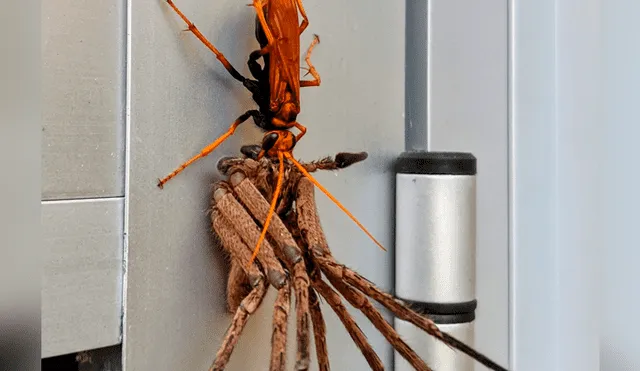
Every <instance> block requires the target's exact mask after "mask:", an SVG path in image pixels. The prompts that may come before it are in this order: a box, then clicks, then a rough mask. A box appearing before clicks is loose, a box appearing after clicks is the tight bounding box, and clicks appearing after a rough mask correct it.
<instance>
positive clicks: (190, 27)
mask: <svg viewBox="0 0 640 371" xmlns="http://www.w3.org/2000/svg"><path fill="white" fill-rule="evenodd" d="M166 1H167V4H169V5H170V6H171V8H172V9H173V10H174V11H175V12H176V13H177V14H178V15H179V16H180V18H182V20H183V21H184V22H185V23H186V24H187V26H188V28H187V29H188V30H189V31H191V32H192V33H193V34H194V35H195V36H196V37H197V38H198V39H199V40H200V41H202V43H203V44H204V45H205V46H206V47H207V48H209V50H211V51H212V52H213V54H215V55H216V58H218V60H219V61H220V63H222V65H223V66H224V68H226V69H227V71H229V73H230V74H231V76H233V78H234V79H236V80H238V81H240V82H244V81H245V80H246V77H244V76H242V75H241V74H240V72H238V71H237V70H236V69H235V68H234V67H233V66H232V65H231V63H230V62H229V61H228V60H227V58H226V57H225V56H224V55H223V54H222V53H221V52H220V51H219V50H218V49H216V47H215V46H213V44H212V43H211V42H210V41H209V40H207V38H206V37H204V35H203V34H202V33H201V32H200V30H198V28H197V27H196V25H195V24H193V22H191V21H190V20H189V19H188V18H187V17H186V16H185V15H184V14H183V13H182V12H181V11H180V9H178V7H177V6H176V5H175V4H174V3H173V1H172V0H166Z"/></svg>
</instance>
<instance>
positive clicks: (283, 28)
mask: <svg viewBox="0 0 640 371" xmlns="http://www.w3.org/2000/svg"><path fill="white" fill-rule="evenodd" d="M266 11H267V24H268V25H269V28H270V29H271V32H272V33H273V36H274V38H275V39H276V42H275V45H274V49H273V50H272V51H271V52H270V53H269V54H270V66H269V84H270V89H271V91H270V95H271V102H272V105H273V103H276V102H277V106H278V107H279V106H280V104H282V102H283V101H284V100H285V98H284V97H285V92H286V91H287V90H289V92H290V93H291V95H292V98H293V99H292V100H293V102H295V104H296V106H297V107H298V109H299V108H300V25H299V24H298V23H299V19H298V5H297V3H296V1H295V0H270V1H269V2H268V6H267V8H266Z"/></svg>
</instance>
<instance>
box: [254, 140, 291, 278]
mask: <svg viewBox="0 0 640 371" xmlns="http://www.w3.org/2000/svg"><path fill="white" fill-rule="evenodd" d="M278 160H280V166H279V168H278V182H277V183H276V190H275V192H273V198H272V199H271V206H270V207H269V213H267V219H266V220H265V221H264V227H262V233H261V234H260V238H258V243H257V244H256V247H255V248H254V249H253V255H251V259H249V265H248V266H247V267H250V266H251V264H253V261H254V260H255V258H256V256H258V251H260V246H261V245H262V241H264V238H265V236H266V235H267V229H269V224H270V223H271V218H272V217H273V214H275V211H276V204H277V203H278V196H280V190H281V189H282V178H283V174H284V159H283V158H282V152H278Z"/></svg>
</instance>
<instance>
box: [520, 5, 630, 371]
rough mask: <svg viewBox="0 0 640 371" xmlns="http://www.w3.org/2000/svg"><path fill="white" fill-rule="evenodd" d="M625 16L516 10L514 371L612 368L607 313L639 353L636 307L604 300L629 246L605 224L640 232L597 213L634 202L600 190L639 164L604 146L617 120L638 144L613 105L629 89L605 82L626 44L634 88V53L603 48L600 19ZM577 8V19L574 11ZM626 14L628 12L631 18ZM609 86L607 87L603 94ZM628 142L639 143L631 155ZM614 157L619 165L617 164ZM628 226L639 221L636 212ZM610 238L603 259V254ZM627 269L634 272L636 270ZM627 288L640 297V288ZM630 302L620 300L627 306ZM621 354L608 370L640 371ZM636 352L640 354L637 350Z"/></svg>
mask: <svg viewBox="0 0 640 371" xmlns="http://www.w3.org/2000/svg"><path fill="white" fill-rule="evenodd" d="M604 4H607V5H606V6H605V5H604ZM618 5H619V4H614V5H611V3H609V2H603V1H602V2H601V1H600V0H590V1H580V2H578V1H556V0H548V1H521V2H517V4H516V5H515V6H514V10H513V13H512V14H513V20H512V24H513V29H514V33H513V38H512V46H513V49H512V50H513V52H512V60H513V64H512V65H513V68H512V71H511V73H512V78H513V81H512V87H513V89H512V90H511V92H512V95H511V99H512V115H513V116H512V128H513V135H512V138H511V139H512V143H513V147H512V148H513V149H512V161H513V165H512V169H513V170H514V171H513V173H512V175H511V179H510V180H511V185H512V200H513V204H512V205H513V206H512V209H511V212H512V215H513V224H512V236H513V237H512V244H513V245H512V250H511V251H512V253H513V254H512V267H513V269H512V270H513V274H512V277H513V279H512V282H513V290H512V292H514V293H515V295H514V298H513V303H512V308H513V312H512V326H513V330H512V334H513V338H512V339H513V340H512V342H513V358H512V367H513V368H514V369H518V370H523V371H527V370H540V369H545V370H563V371H564V370H606V369H607V367H611V363H610V362H609V359H607V358H608V357H607V356H610V355H611V353H609V349H607V346H611V345H614V344H611V343H608V342H607V340H609V339H611V338H610V337H609V336H610V335H611V333H610V332H609V331H610V329H609V328H607V326H606V325H608V324H610V323H607V322H608V321H607V320H608V319H607V318H606V314H605V313H607V314H611V315H613V316H615V317H616V319H618V320H620V319H622V323H621V325H622V326H623V327H624V328H625V330H627V331H629V334H628V335H630V337H629V339H633V340H631V341H632V342H634V341H635V339H636V338H637V333H636V332H634V328H633V321H629V320H628V318H625V317H624V316H625V310H627V309H630V308H626V307H625V304H631V303H629V302H625V301H623V300H616V299H613V302H612V301H607V299H611V298H612V296H609V295H611V294H612V293H613V292H615V291H614V290H619V289H623V290H624V284H625V283H623V282H616V283H612V282H611V281H609V280H610V279H611V278H612V277H611V276H609V277H606V275H607V274H606V273H605V274H604V275H602V273H604V272H605V269H606V268H605V267H606V266H607V265H608V264H610V263H611V260H609V259H610V258H611V257H613V256H615V255H617V254H619V253H620V250H618V249H619V248H621V247H622V246H621V245H619V244H618V243H620V242H622V241H621V240H619V239H617V238H618V237H620V236H619V235H615V234H607V232H608V231H607V227H609V226H610V225H608V223H609V222H612V223H615V224H617V225H618V226H620V227H622V228H623V229H624V228H625V227H627V226H628V227H631V225H633V227H631V228H634V227H636V226H637V222H636V223H633V222H632V223H631V224H627V225H625V224H624V222H625V221H624V219H617V218H624V217H626V215H624V214H623V213H621V212H620V210H613V209H608V207H605V209H608V210H605V211H604V212H602V211H601V210H600V209H601V208H603V206H605V205H606V206H609V205H612V204H613V203H614V202H616V201H614V200H616V198H618V196H621V195H623V197H621V198H618V199H617V202H619V203H620V202H621V203H623V204H624V205H629V206H631V205H632V202H631V200H630V199H629V195H630V194H631V195H633V194H634V193H635V192H634V191H635V190H636V188H637V187H630V188H628V190H629V191H630V192H631V193H627V194H625V193H624V191H623V190H624V186H623V187H620V188H617V187H616V188H617V189H615V190H614V189H610V190H609V192H607V193H603V194H601V193H600V191H601V188H600V187H601V186H602V184H607V185H614V184H615V185H620V184H619V183H618V182H624V180H625V177H626V176H627V175H628V174H626V173H625V172H626V171H628V168H627V167H622V168H620V167H618V165H622V164H624V161H625V160H626V157H625V156H628V155H630V154H631V153H632V152H631V151H628V152H627V153H625V152H624V148H625V146H624V144H625V143H621V142H619V141H617V142H616V143H615V144H613V145H612V143H611V142H608V141H607V139H610V138H611V137H609V138H607V137H608V135H609V134H612V133H613V132H615V130H616V129H617V128H619V126H618V125H619V123H620V122H617V121H618V120H619V119H621V120H622V121H621V122H624V125H625V128H624V131H623V133H624V134H623V136H624V137H625V138H627V137H631V138H633V132H632V131H631V130H630V128H632V127H633V126H634V124H631V123H632V122H633V117H631V116H630V115H629V113H630V112H624V111H621V109H623V107H621V106H618V105H617V103H618V99H629V97H628V96H627V95H626V94H629V93H630V92H632V91H633V90H631V89H629V90H627V91H625V90H624V89H620V88H622V86H616V87H615V88H614V89H611V85H609V83H612V82H613V81H614V76H615V75H613V76H612V75H609V76H607V77H608V78H607V79H605V80H601V73H602V69H601V68H602V66H601V63H602V60H603V58H602V56H603V53H602V50H603V47H602V46H603V45H608V46H613V45H615V44H616V43H620V44H618V47H619V48H621V50H624V51H625V53H624V56H623V57H622V59H623V60H624V63H622V64H621V65H618V66H616V68H615V70H616V72H622V71H624V68H623V66H625V64H626V63H629V64H628V65H627V68H629V70H628V72H629V73H625V72H622V73H621V75H620V76H619V77H618V78H619V79H620V80H618V82H619V81H625V82H629V83H630V85H629V88H630V87H632V86H635V84H634V81H633V79H632V74H631V71H635V65H634V64H633V60H628V59H627V58H628V57H631V55H632V53H629V54H627V52H628V51H630V50H631V49H630V47H629V45H627V44H626V43H625V40H624V37H621V36H622V34H620V35H615V36H614V37H613V38H612V39H611V40H607V39H608V37H607V38H605V40H606V42H605V43H604V44H602V43H601V40H602V37H603V36H604V35H603V29H602V25H601V22H602V17H603V13H602V10H603V8H604V9H607V10H611V9H614V8H616V7H617V6H618ZM608 6H611V8H607V7H608ZM578 8H579V9H581V11H578V12H576V11H575V10H576V9H578ZM621 10H622V9H621ZM622 11H623V12H624V13H625V14H626V13H629V12H630V13H633V11H632V10H631V9H628V8H627V7H625V9H624V10H622ZM609 15H610V14H606V16H607V17H608V16H609ZM630 19H631V18H629V20H630ZM624 23H625V22H624V21H623V20H622V19H616V20H615V21H614V24H615V26H614V27H615V28H616V29H618V28H620V29H625V32H627V31H628V29H627V28H626V27H625V25H624ZM533 35H534V36H533ZM611 36H613V35H611ZM627 40H631V39H627ZM614 48H615V47H614ZM605 50H606V49H605ZM607 57H609V56H607ZM603 81H606V84H605V86H606V87H607V89H606V90H605V91H604V92H602V82H603ZM601 92H602V93H601ZM618 94H621V95H618ZM634 94H635V92H634ZM603 99H604V102H606V104H607V105H608V104H609V103H610V102H607V100H608V99H612V100H613V101H615V102H616V107H615V109H614V110H613V111H610V112H607V114H608V115H607V116H604V117H603V116H602V108H603V106H602V103H603ZM636 101H637V99H633V98H631V99H629V100H627V102H626V103H627V104H630V107H633V108H631V111H632V112H633V113H635V112H636ZM633 113H632V114H633ZM617 115H621V116H617ZM627 125H630V126H627ZM617 126H618V127H617ZM631 143H634V144H635V141H628V142H627V143H626V144H631ZM594 149H598V150H594ZM621 149H623V150H622V151H621ZM618 155H622V156H621V157H619V158H617V156H618ZM608 156H614V157H608ZM629 164H630V165H631V166H632V167H633V165H635V164H634V163H632V162H629ZM602 165H605V166H602ZM623 166H624V165H623ZM609 171H610V172H609ZM628 179H629V180H631V178H628ZM631 181H633V180H631ZM601 182H603V183H601ZM602 195H606V196H605V197H606V202H605V203H601V200H603V198H602ZM631 218H632V220H633V221H634V222H635V221H636V220H637V218H636V210H634V211H633V215H632V216H631ZM618 223H620V224H618ZM629 231H630V232H629V236H630V240H629V241H632V242H630V246H633V247H632V248H631V249H632V250H635V249H636V247H637V238H636V236H635V233H634V232H635V230H633V229H631V230H629ZM605 237H606V245H605V246H606V248H601V244H602V243H604V242H605ZM616 250H618V251H616ZM601 252H602V253H601ZM623 259H624V260H625V261H626V260H629V259H631V261H633V255H626V254H625V256H624V258H623ZM603 268H605V269H603ZM623 269H624V268H623V267H622V266H620V265H618V264H616V265H615V267H614V270H615V271H616V272H620V271H621V270H623ZM628 269H632V270H633V271H634V272H636V271H637V268H636V266H635V265H633V264H631V265H629V266H628ZM627 287H628V288H629V289H630V290H632V291H633V290H635V292H637V284H631V285H630V286H627ZM635 292H634V294H635ZM605 293H606V294H605ZM634 294H630V292H628V291H626V290H625V291H624V293H623V298H625V299H626V298H627V297H628V295H631V296H633V295H634ZM613 295H616V294H613ZM636 296H637V295H636ZM623 298H620V299H623ZM603 299H604V300H603ZM631 305H632V304H631ZM576 308H580V310H576ZM603 309H604V312H603V311H602V310H603ZM636 312H637V310H635V311H634V310H628V311H627V312H626V313H629V314H630V315H633V314H635V313H636ZM619 325H620V324H619ZM636 329H637V326H636ZM550 332H551V333H550ZM605 332H606V333H607V334H605ZM618 336H620V334H619V333H618V334H616V338H617V340H622V342H621V343H618V344H620V345H622V344H624V340H623V339H622V338H619V337H618ZM605 344H606V346H605ZM635 344H637V342H636V343H635ZM614 346H616V349H615V355H614V357H615V358H616V359H619V360H622V362H620V363H618V364H616V365H614V366H613V369H614V370H632V369H636V368H634V367H633V366H631V362H629V360H630V359H629V358H627V356H626V354H625V350H624V349H620V348H618V347H617V344H615V345H614ZM633 348H634V349H633V350H632V352H634V353H635V351H636V350H637V346H635V347H633ZM626 350H627V351H628V350H629V348H627V349H626ZM601 352H602V353H601ZM607 353H609V354H607ZM601 357H602V358H603V359H602V361H601Z"/></svg>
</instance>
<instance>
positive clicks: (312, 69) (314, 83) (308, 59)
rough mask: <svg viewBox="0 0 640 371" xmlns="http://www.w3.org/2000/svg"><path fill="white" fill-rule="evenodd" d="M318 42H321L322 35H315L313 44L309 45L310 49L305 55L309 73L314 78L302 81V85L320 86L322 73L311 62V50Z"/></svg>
mask: <svg viewBox="0 0 640 371" xmlns="http://www.w3.org/2000/svg"><path fill="white" fill-rule="evenodd" d="M318 44H320V37H318V35H313V41H312V42H311V45H309V49H307V55H306V56H305V57H304V61H305V62H307V66H308V67H309V72H308V73H310V74H311V76H313V78H314V79H313V80H302V81H300V87H307V86H320V74H318V71H316V68H315V67H314V66H313V64H311V52H312V51H313V48H315V46H316V45H318Z"/></svg>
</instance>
